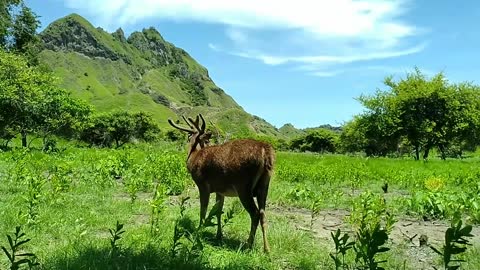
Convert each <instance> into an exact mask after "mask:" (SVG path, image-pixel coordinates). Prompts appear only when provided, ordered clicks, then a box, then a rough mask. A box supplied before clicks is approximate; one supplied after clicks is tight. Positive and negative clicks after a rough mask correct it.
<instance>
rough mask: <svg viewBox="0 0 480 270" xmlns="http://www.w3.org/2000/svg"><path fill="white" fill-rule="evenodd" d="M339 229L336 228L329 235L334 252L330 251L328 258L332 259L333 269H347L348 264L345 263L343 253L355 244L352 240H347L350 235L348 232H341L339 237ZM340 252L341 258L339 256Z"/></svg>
mask: <svg viewBox="0 0 480 270" xmlns="http://www.w3.org/2000/svg"><path fill="white" fill-rule="evenodd" d="M340 234H341V231H340V229H337V230H336V231H335V233H333V232H331V233H330V235H331V237H332V239H333V242H334V243H335V253H333V254H332V253H330V258H332V259H333V261H334V263H335V269H336V270H338V269H345V268H347V269H348V267H349V266H348V264H347V263H345V255H346V254H347V251H348V250H350V249H352V248H353V246H354V245H355V242H354V241H348V239H349V238H350V236H349V235H348V234H346V233H345V234H343V235H342V236H341V237H340ZM340 254H341V256H342V257H341V258H340Z"/></svg>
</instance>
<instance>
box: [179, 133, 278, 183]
mask: <svg viewBox="0 0 480 270" xmlns="http://www.w3.org/2000/svg"><path fill="white" fill-rule="evenodd" d="M274 160H275V152H274V150H273V148H272V146H271V145H270V144H267V143H264V142H260V141H256V140H251V139H241V140H234V141H230V142H227V143H225V144H222V145H216V146H209V147H205V148H203V149H201V150H199V151H197V152H196V153H195V154H194V156H193V157H192V158H191V159H190V160H189V163H188V169H189V171H190V173H191V174H192V177H193V178H194V180H195V181H198V180H203V179H208V181H209V182H219V184H220V183H225V182H228V181H235V179H238V178H242V179H245V180H246V179H250V178H255V177H257V178H258V176H259V173H260V174H261V173H263V172H268V173H270V172H271V170H272V169H273V163H274Z"/></svg>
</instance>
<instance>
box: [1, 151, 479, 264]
mask: <svg viewBox="0 0 480 270" xmlns="http://www.w3.org/2000/svg"><path fill="white" fill-rule="evenodd" d="M183 150H184V149H183V147H179V146H176V145H173V144H158V145H155V146H151V145H136V146H130V147H127V148H125V149H120V150H113V149H90V148H80V147H68V148H66V149H65V150H63V151H60V152H59V153H52V154H45V153H41V152H38V151H34V150H33V151H23V150H13V151H10V152H5V153H0V214H1V219H0V245H1V246H5V247H8V241H7V237H6V234H9V235H12V234H13V233H14V231H15V227H16V226H18V225H22V230H23V231H24V232H25V233H26V237H28V238H30V239H31V241H30V242H28V243H26V244H25V245H23V246H22V247H21V250H22V251H23V252H25V251H26V252H32V253H34V254H35V255H36V257H37V260H38V262H39V263H40V266H38V267H39V269H335V264H334V262H333V260H332V259H331V258H330V256H329V254H330V253H332V252H334V250H335V249H334V247H335V246H334V242H333V240H332V238H331V236H330V232H334V231H335V230H336V229H341V230H342V232H349V233H350V234H352V235H353V233H354V232H355V231H356V230H357V229H358V226H359V216H361V215H362V213H363V214H365V213H368V216H369V220H370V222H374V221H375V220H376V221H380V222H382V224H384V222H387V223H388V217H389V216H390V217H393V220H394V221H395V223H394V224H393V226H392V228H391V230H389V231H388V233H389V239H388V240H387V242H386V244H385V246H387V247H389V248H390V250H389V251H387V252H384V253H382V254H380V255H378V260H382V259H383V260H386V262H385V263H382V264H381V265H382V266H383V267H384V268H385V269H423V268H424V269H432V266H437V267H439V269H443V268H441V266H442V261H441V257H440V256H439V255H437V254H435V253H434V252H433V251H432V250H431V249H430V248H428V247H426V246H422V247H420V246H419V237H420V235H422V234H425V235H426V236H428V239H429V240H428V242H429V243H430V244H432V245H434V246H436V247H441V245H442V244H443V241H444V232H445V230H446V229H447V228H448V227H449V225H450V224H449V221H450V220H451V219H452V218H453V217H454V216H455V215H458V213H460V214H461V215H462V218H463V220H464V221H465V222H467V223H469V224H473V231H472V234H473V235H474V237H473V238H472V239H471V241H472V243H473V245H472V246H469V247H468V249H467V251H466V253H464V254H461V255H460V258H463V259H465V260H466V262H464V263H463V264H462V269H480V259H479V258H480V257H479V253H480V252H479V248H480V245H479V244H480V238H479V236H480V231H479V228H478V226H477V225H476V224H478V223H479V222H480V209H479V204H480V199H479V193H480V181H479V179H480V168H479V167H478V161H479V160H478V159H477V158H469V159H464V160H447V161H440V160H431V161H429V162H415V161H413V160H409V159H386V158H363V157H350V156H343V155H314V154H297V153H283V152H282V153H277V162H276V167H275V174H274V177H273V178H272V182H271V186H270V193H269V197H268V205H267V218H268V238H269V241H270V245H271V250H272V252H271V253H270V254H269V255H265V254H264V253H263V251H262V238H261V233H260V230H259V231H258V232H257V238H256V242H255V246H254V248H253V250H245V249H243V244H244V243H245V241H246V239H247V237H248V231H249V228H250V219H249V217H248V214H247V213H246V211H244V210H243V208H242V207H241V206H240V204H239V202H238V199H237V198H227V199H226V205H225V208H224V211H225V212H230V213H232V214H233V215H232V216H233V217H231V218H230V219H228V220H226V223H225V225H224V240H223V242H218V241H217V240H215V232H216V229H215V227H213V226H212V227H207V228H204V229H203V230H202V231H200V232H197V231H196V230H195V228H196V227H197V225H198V219H199V217H198V215H199V206H198V205H199V204H198V192H197V190H196V187H195V186H194V184H193V181H192V180H191V179H190V176H189V174H188V173H187V171H186V168H185V160H186V155H185V153H184V151H183ZM385 183H388V192H387V193H384V191H383V190H382V186H384V185H385ZM211 197H212V198H211V201H210V206H212V205H213V203H214V196H211ZM185 198H189V199H185ZM182 201H183V204H182ZM182 209H183V211H182ZM456 213H457V214H456ZM225 216H226V215H224V217H225ZM117 221H118V222H119V223H121V224H123V225H124V226H123V228H122V229H121V230H123V231H124V233H123V234H121V235H120V239H118V240H116V241H114V243H112V242H111V240H112V239H113V237H112V235H111V233H110V231H109V230H110V229H112V230H113V231H112V233H114V231H115V225H116V222H117ZM175 232H176V233H175ZM416 234H417V236H416V237H414V236H415V235H416ZM0 255H1V256H0V269H7V267H9V266H10V264H9V262H8V259H7V256H5V255H4V254H0ZM346 260H347V262H348V263H350V265H354V264H355V256H354V255H353V253H351V252H350V253H349V255H347V258H346ZM357 266H358V263H357ZM358 267H359V266H358ZM339 269H343V268H339ZM361 269H363V268H361ZM367 269H368V268H367Z"/></svg>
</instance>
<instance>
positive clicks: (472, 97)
mask: <svg viewBox="0 0 480 270" xmlns="http://www.w3.org/2000/svg"><path fill="white" fill-rule="evenodd" d="M384 83H385V85H386V86H387V87H389V89H388V90H386V91H377V92H376V93H375V94H374V95H371V96H361V97H360V98H359V101H360V102H361V103H362V105H364V106H365V107H366V108H367V112H366V113H365V114H364V115H363V116H362V117H364V120H366V121H365V122H364V123H363V124H362V126H367V128H366V132H365V136H366V138H367V139H368V140H373V141H377V144H380V145H382V143H388V144H391V145H387V144H384V145H383V146H384V147H386V148H385V149H386V150H388V151H392V150H394V148H395V147H394V145H393V144H392V143H393V142H394V143H397V144H398V143H399V142H400V141H401V139H402V138H405V139H406V140H407V142H408V144H409V145H411V146H412V147H413V149H414V151H415V159H417V160H418V159H420V152H421V151H423V158H424V159H427V158H428V156H429V153H430V150H431V149H432V148H434V147H437V148H438V149H439V150H440V152H441V153H444V154H442V157H443V158H445V153H446V151H447V149H448V148H449V147H451V146H452V145H453V144H455V142H457V144H458V143H460V144H465V143H464V142H465V141H470V145H471V144H472V143H473V140H472V139H471V138H469V137H468V136H467V134H472V133H474V134H477V133H478V126H479V121H478V116H476V115H478V113H479V112H480V110H479V109H480V106H479V105H478V104H479V102H478V97H479V96H478V95H479V91H478V87H475V86H473V85H470V84H465V83H463V84H459V85H451V84H449V82H448V81H447V80H446V78H445V76H444V75H443V74H442V73H438V74H436V75H435V76H433V77H432V78H427V77H426V76H425V75H424V74H422V73H421V72H420V70H419V69H418V68H416V69H415V71H414V72H412V73H409V74H407V76H406V78H403V79H400V80H399V81H398V82H395V81H393V79H392V77H387V78H386V79H385V82H384ZM363 128H364V129H365V127H363ZM369 131H370V132H369ZM475 132H476V133H475Z"/></svg>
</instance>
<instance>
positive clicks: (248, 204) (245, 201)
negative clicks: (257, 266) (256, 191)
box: [239, 192, 260, 248]
mask: <svg viewBox="0 0 480 270" xmlns="http://www.w3.org/2000/svg"><path fill="white" fill-rule="evenodd" d="M239 197H240V201H241V202H242V205H243V207H244V208H245V210H247V212H248V214H249V215H250V219H251V221H252V223H251V227H250V235H249V236H248V240H247V247H248V248H251V247H253V241H254V240H255V233H256V231H257V227H258V222H259V221H260V213H259V212H258V208H257V205H256V204H255V201H254V200H253V195H252V194H251V192H247V193H246V194H245V193H243V194H241V195H240V196H239Z"/></svg>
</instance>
